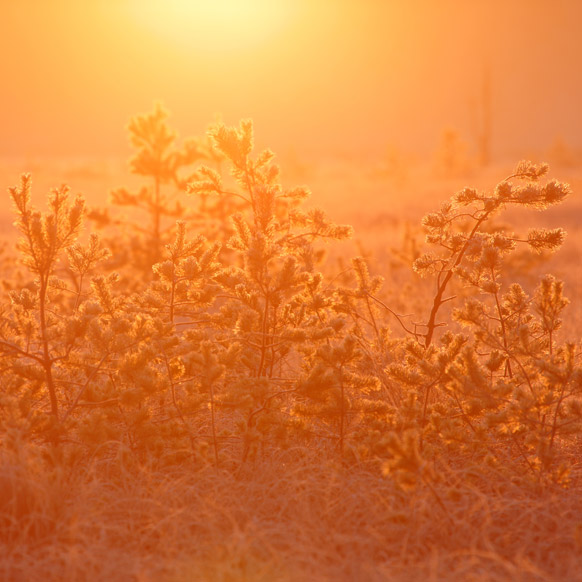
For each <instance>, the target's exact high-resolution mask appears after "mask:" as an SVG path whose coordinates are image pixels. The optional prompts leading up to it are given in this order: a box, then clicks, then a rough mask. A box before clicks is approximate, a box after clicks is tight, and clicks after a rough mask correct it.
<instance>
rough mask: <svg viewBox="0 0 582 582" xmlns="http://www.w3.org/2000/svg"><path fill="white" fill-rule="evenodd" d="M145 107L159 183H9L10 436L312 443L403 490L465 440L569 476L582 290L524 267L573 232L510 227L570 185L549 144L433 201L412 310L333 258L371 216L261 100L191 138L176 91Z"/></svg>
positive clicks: (229, 463)
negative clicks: (497, 223)
mask: <svg viewBox="0 0 582 582" xmlns="http://www.w3.org/2000/svg"><path fill="white" fill-rule="evenodd" d="M129 130H130V134H131V140H132V143H133V145H134V146H135V147H136V150H137V152H136V155H135V157H134V158H133V160H132V162H131V168H132V171H133V172H134V173H136V174H138V175H139V176H142V177H143V179H144V186H143V187H142V188H141V189H140V190H139V191H138V192H130V191H128V190H127V189H120V190H117V191H115V192H113V194H112V206H111V207H110V208H107V209H90V210H87V209H86V208H85V203H84V201H83V199H82V198H81V197H77V198H75V199H71V198H70V196H69V192H68V188H67V187H61V188H58V189H55V190H53V191H52V192H51V193H50V194H49V196H48V208H47V210H46V211H44V212H41V211H39V210H37V209H35V208H34V207H32V206H31V202H30V200H31V187H32V182H31V177H30V176H29V175H24V176H23V177H22V179H21V182H20V184H19V185H18V186H15V187H13V188H11V189H10V196H11V199H12V202H13V204H14V212H15V215H16V226H17V228H18V229H19V231H20V234H21V239H20V241H19V243H18V253H19V260H18V261H17V262H16V263H15V264H14V265H12V266H11V268H10V270H9V272H8V273H7V274H6V276H5V279H4V286H5V288H6V289H7V290H8V293H7V294H6V296H5V300H3V302H2V305H1V308H0V367H1V370H0V371H1V373H0V443H1V446H2V447H5V448H10V447H16V446H19V443H22V442H26V443H30V444H31V445H34V446H37V447H40V448H42V449H43V450H46V451H47V454H49V453H50V454H52V455H58V458H59V459H67V460H68V462H73V463H82V462H84V461H85V460H86V459H87V458H89V457H91V458H103V459H116V460H117V461H119V462H121V463H123V464H124V466H141V465H143V464H144V463H145V464H154V465H156V466H160V467H165V466H169V465H175V464H178V463H180V464H191V465H192V466H194V467H202V466H210V465H215V466H217V467H222V468H224V469H227V470H232V471H237V472H238V471H241V470H244V468H245V467H248V466H249V464H252V463H253V462H256V460H257V459H260V458H261V457H262V456H265V455H269V454H271V453H273V451H277V450H281V449H288V448H290V447H293V448H296V449H297V450H301V449H302V448H303V449H305V448H308V449H310V450H312V451H317V453H318V454H319V455H321V456H322V457H323V458H327V459H329V460H331V461H334V462H339V463H341V464H344V465H350V464H354V463H359V464H362V463H364V464H366V465H367V466H369V467H370V470H372V471H377V472H378V473H382V474H383V475H385V476H386V478H388V479H392V480H394V482H395V484H396V485H397V486H398V487H401V488H403V489H407V488H414V487H416V486H418V485H419V484H421V483H422V484H424V486H426V487H429V488H432V487H434V484H435V483H437V482H438V480H439V478H440V475H442V473H443V470H442V468H443V467H444V466H452V465H455V464H459V463H461V464H463V465H464V466H467V467H469V466H471V467H485V466H486V467H496V468H497V469H498V470H499V471H502V472H506V473H508V474H509V475H511V476H512V477H514V478H516V479H526V480H529V481H531V482H534V483H536V484H538V485H543V484H544V483H547V482H558V483H561V484H563V485H567V483H568V479H569V455H570V452H571V451H572V446H573V444H575V439H577V438H578V434H579V431H580V428H581V420H582V398H581V397H582V370H581V368H580V363H579V353H580V348H579V346H578V345H577V344H576V343H574V342H567V341H562V339H561V337H560V335H559V333H558V332H559V329H560V324H561V319H562V318H563V312H564V309H566V307H567V304H568V301H567V299H566V298H565V297H564V295H563V284H562V282H560V281H559V280H557V279H555V278H554V277H552V276H551V275H547V276H545V277H544V278H543V279H542V280H541V281H540V282H539V285H538V286H537V288H535V289H534V290H531V291H530V292H529V293H528V291H527V290H525V289H523V288H522V286H520V285H519V284H518V283H516V282H513V281H511V279H509V280H508V276H507V273H508V272H510V270H508V269H507V268H506V267H507V265H508V262H510V260H511V256H512V253H514V252H515V251H516V249H518V248H519V247H529V249H531V251H532V252H534V253H536V252H540V251H543V250H545V251H552V252H553V251H555V250H557V249H558V248H559V246H560V245H561V244H562V242H563V240H564V237H565V232H564V231H563V230H562V229H553V230H545V229H531V230H530V231H529V232H526V233H513V232H508V231H501V230H498V229H495V228H492V224H493V223H492V220H493V219H494V218H495V217H496V216H498V215H499V214H500V213H502V212H503V211H504V210H505V209H507V208H509V207H522V208H533V209H538V210H544V209H546V208H548V207H550V206H553V205H556V204H559V203H561V202H562V201H563V200H564V199H565V198H566V197H567V196H568V194H569V187H568V185H566V184H563V183H560V182H558V181H556V180H550V181H547V180H546V179H545V176H546V174H547V172H548V167H547V165H544V164H542V165H536V164H533V163H530V162H520V163H519V164H518V165H517V167H516V169H515V171H514V173H513V174H512V175H511V176H509V177H507V178H505V179H504V180H502V181H501V182H500V183H499V184H497V186H495V188H494V189H493V190H492V191H490V192H480V191H477V190H476V189H472V188H466V189H464V190H462V191H461V192H458V193H457V194H455V195H454V196H452V198H451V199H450V200H449V201H447V202H445V203H444V204H443V205H442V206H441V207H440V208H439V209H438V210H436V211H435V212H432V213H430V214H428V215H427V216H426V217H425V218H424V219H423V226H424V229H425V231H426V243H427V246H428V247H429V248H430V249H432V250H430V251H429V252H427V253H425V254H423V255H421V256H419V257H418V258H417V259H416V260H415V262H414V265H413V269H414V271H415V272H416V273H417V274H419V275H420V276H423V277H427V278H430V280H431V281H432V282H433V284H434V291H433V294H432V297H431V298H430V300H429V301H427V303H426V312H425V313H419V314H414V315H402V314H400V313H397V312H396V311H395V310H394V309H392V308H391V307H390V306H389V301H388V300H387V299H386V293H385V286H386V282H385V280H384V279H383V278H382V277H381V276H380V275H377V274H373V273H371V272H370V267H369V265H368V264H367V262H366V260H365V259H364V258H362V257H355V258H354V259H353V260H352V261H351V263H350V266H349V268H348V269H347V271H345V272H343V273H335V272H334V271H333V266H330V265H329V264H326V261H325V252H324V251H325V246H326V245H327V244H332V243H333V241H338V240H342V239H346V238H349V237H350V236H351V231H352V229H351V227H349V226H341V225H336V224H334V223H333V222H331V221H330V220H329V219H328V217H327V216H326V214H325V213H324V212H322V211H320V210H317V209H309V208H306V207H305V206H304V201H305V200H306V198H308V196H309V191H308V190H307V188H305V187H295V188H285V187H283V186H282V185H281V183H280V176H279V168H278V166H277V165H276V164H274V162H273V158H274V154H273V153H272V152H270V151H269V150H266V151H262V152H260V153H258V155H255V154H254V152H253V127H252V123H251V122H250V121H242V122H241V123H240V125H239V126H238V127H228V126H225V125H223V124H217V125H215V126H213V127H212V128H211V129H210V130H209V133H208V139H205V140H187V141H186V142H184V144H182V145H178V144H177V142H176V135H175V133H174V132H173V131H172V130H171V129H170V127H169V126H168V124H167V121H166V114H165V112H164V110H163V109H162V108H161V107H156V109H155V110H154V112H152V113H150V114H146V115H141V116H137V117H136V118H134V119H133V120H132V121H131V123H130V125H129ZM116 206H117V207H119V206H125V207H128V208H130V209H132V211H133V214H131V215H130V218H128V219H125V220H124V221H120V219H119V218H118V216H117V215H116V213H115V207H116ZM144 217H145V218H144ZM88 221H91V222H90V224H92V225H93V227H92V232H90V234H88V235H85V234H83V233H82V229H83V227H84V225H86V224H87V223H88ZM388 284H389V283H388ZM434 491H435V496H436V499H437V501H438V502H439V503H442V500H441V499H440V497H439V496H438V494H437V493H436V490H434Z"/></svg>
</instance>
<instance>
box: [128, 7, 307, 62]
mask: <svg viewBox="0 0 582 582" xmlns="http://www.w3.org/2000/svg"><path fill="white" fill-rule="evenodd" d="M296 5H297V3H296V2H293V1H292V0H269V1H267V0H130V4H129V6H130V10H131V16H132V18H133V19H134V21H135V22H136V23H138V24H140V26H142V27H144V28H145V29H148V30H149V31H150V32H151V33H152V34H155V35H157V36H158V37H159V38H161V39H162V40H163V41H164V42H166V43H169V44H174V45H176V46H178V47H181V48H183V49H186V50H203V51H208V52H214V53H229V52H235V51H239V50H248V49H253V48H256V47H260V46H262V45H264V44H266V43H268V42H270V41H272V40H274V39H276V37H277V36H278V35H279V34H280V32H281V31H282V30H283V29H284V28H285V26H286V25H288V23H289V21H290V19H291V17H292V16H293V8H294V7H295V6H296Z"/></svg>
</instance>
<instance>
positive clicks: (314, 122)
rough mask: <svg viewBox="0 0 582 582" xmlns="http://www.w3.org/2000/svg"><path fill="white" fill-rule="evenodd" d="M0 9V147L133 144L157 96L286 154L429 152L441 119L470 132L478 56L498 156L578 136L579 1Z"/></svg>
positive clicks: (112, 148)
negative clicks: (135, 123)
mask: <svg viewBox="0 0 582 582" xmlns="http://www.w3.org/2000/svg"><path fill="white" fill-rule="evenodd" d="M261 3H262V4H263V7H264V6H267V8H263V9H261V6H260V5H261ZM241 5H243V7H242V8H241ZM0 6H1V13H0V44H1V47H2V59H1V60H0V79H1V82H2V92H1V93H0V100H1V101H2V107H0V127H1V128H2V129H1V132H0V156H37V155H38V156H46V155H55V156H61V155H64V156H70V155H87V156H110V155H118V154H121V155H126V153H127V152H128V151H129V146H128V143H127V132H126V130H125V126H126V124H127V121H128V120H129V118H130V117H131V116H132V115H133V114H135V113H138V112H145V111H149V110H150V109H151V108H152V105H153V102H154V101H155V100H160V101H162V102H163V103H164V104H165V105H166V107H167V108H168V109H169V110H170V111H171V113H172V117H171V119H170V121H171V123H172V124H173V125H174V126H175V127H176V128H178V129H179V131H180V134H181V135H182V136H187V135H197V134H201V133H202V132H203V131H204V130H205V128H206V127H207V125H208V124H209V123H210V122H211V121H212V120H213V119H214V118H215V115H216V114H221V115H222V117H223V119H224V120H225V121H226V122H227V123H238V120H239V119H240V118H241V117H252V118H253V119H254V120H255V127H256V133H257V136H258V139H259V142H260V145H268V146H270V147H271V148H272V149H274V150H275V151H276V152H278V153H280V154H285V153H288V152H290V151H295V152H297V154H298V155H300V156H301V157H308V156H316V157H317V156H333V155H338V154H339V155H355V156H360V155H362V156H367V155H379V154H381V153H382V151H384V149H385V147H386V146H387V145H389V144H390V145H394V146H397V147H400V148H403V149H405V150H409V151H417V152H421V153H426V152H429V151H431V150H433V149H434V148H435V147H436V145H437V143H438V141H439V138H440V135H441V132H442V130H443V129H444V128H446V127H453V128H456V129H458V130H459V131H460V132H461V134H462V135H463V137H464V138H465V139H466V140H467V141H470V140H471V138H472V132H471V127H472V120H473V118H474V109H472V107H471V102H472V100H473V101H474V99H475V98H476V97H477V96H478V95H479V91H480V85H481V80H482V76H483V70H484V68H485V67H486V66H489V68H490V70H491V79H492V106H493V152H494V155H496V156H498V157H499V156H507V155H509V156H515V155H519V154H517V153H516V152H527V151H530V150H531V149H534V148H546V147H547V146H548V145H549V144H550V143H551V142H552V140H553V139H554V138H555V137H556V136H562V138H563V139H564V140H565V141H566V142H567V143H569V144H571V145H576V146H582V115H581V113H580V111H581V108H582V65H581V61H582V35H580V33H579V31H578V28H579V26H580V22H582V2H581V1H579V0H523V1H518V0H506V1H501V0H76V1H72V0H18V1H16V0H0ZM209 6H213V7H215V10H214V11H213V10H208V7H209ZM144 7H145V8H144ZM162 7H165V9H163V8H162ZM522 155H523V154H522Z"/></svg>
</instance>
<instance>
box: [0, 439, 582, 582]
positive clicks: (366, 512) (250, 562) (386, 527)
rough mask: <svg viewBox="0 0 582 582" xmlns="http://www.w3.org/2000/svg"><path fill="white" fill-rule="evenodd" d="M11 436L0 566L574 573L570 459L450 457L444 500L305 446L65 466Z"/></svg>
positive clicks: (312, 573)
mask: <svg viewBox="0 0 582 582" xmlns="http://www.w3.org/2000/svg"><path fill="white" fill-rule="evenodd" d="M23 450H24V449H20V450H19V451H18V453H15V454H14V455H13V456H12V458H8V457H7V456H6V455H5V456H4V458H3V459H2V461H1V464H2V466H1V475H2V479H1V481H0V483H1V487H2V495H1V499H2V500H3V501H2V511H1V515H2V522H3V527H2V532H3V533H2V543H1V545H0V579H2V580H43V581H47V582H49V581H53V580H54V581H59V582H65V581H70V582H73V581H74V582H77V581H79V582H80V581H84V580H87V581H93V580H109V581H112V582H115V581H120V582H121V581H128V580H135V581H136V582H137V581H140V582H146V581H148V582H149V581H152V582H153V581H160V582H166V581H167V582H186V581H191V580H203V581H212V582H214V581H216V582H218V581H221V582H227V581H233V582H234V581H249V582H251V581H252V582H255V581H265V582H278V581H281V582H287V581H289V582H291V581H302V580H313V581H322V582H323V581H330V582H331V581H351V580H369V581H372V582H373V581H381V580H391V581H396V582H400V581H402V582H404V581H406V582H409V581H414V580H419V581H420V580H451V581H459V582H461V581H463V582H464V581H467V580H473V581H481V580H482V581H485V580H487V581H501V580H516V581H519V580H521V581H526V580H527V581H545V580H569V581H575V580H582V571H581V570H580V563H581V558H582V553H581V552H582V480H581V479H580V477H581V476H582V475H580V474H577V473H575V474H574V479H573V483H572V485H571V487H570V488H569V489H567V490H566V489H561V488H558V487H557V486H556V487H553V486H549V487H547V488H544V489H543V490H540V489H536V488H535V487H534V486H529V487H528V486H524V483H523V482H520V483H516V482H515V480H512V479H510V478H508V477H506V476H504V475H502V474H501V473H495V472H493V471H491V470H488V471H482V470H480V469H479V468H477V467H475V468H474V469H472V470H469V469H466V468H465V469H463V470H459V471H458V472H455V471H453V470H449V472H448V474H445V475H442V479H441V480H440V481H439V482H438V483H437V484H436V485H435V491H436V493H437V494H438V495H439V497H440V498H441V500H442V503H443V505H444V508H445V509H446V513H445V512H444V510H443V507H441V505H440V504H438V503H436V502H435V498H434V494H433V493H432V492H431V491H430V490H428V489H424V488H422V487H421V488H418V489H416V490H414V491H409V492H403V491H400V490H397V489H396V488H395V486H394V484H393V483H392V481H390V480H389V479H385V478H382V477H381V476H379V475H378V474H377V473H376V472H373V471H370V470H369V468H366V467H364V466H359V467H351V468H349V469H347V468H345V467H342V466H340V465H335V464H333V463H321V462H320V460H319V459H318V458H317V457H315V456H314V455H313V453H311V452H310V451H308V450H301V449H297V450H294V451H288V452H285V453H279V454H278V455H277V456H276V457H273V458H265V459H264V460H263V461H261V462H257V463H256V464H254V465H253V466H248V467H247V469H246V471H245V472H244V473H239V474H238V475H234V474H232V473H229V472H225V471H217V470H215V469H213V468H210V467H201V468H199V469H197V470H188V469H186V468H184V467H170V468H165V469H164V468H153V467H149V468H144V467H141V468H133V469H131V470H128V469H127V468H124V467H123V466H122V465H121V464H120V463H119V461H117V460H115V459H111V460H109V461H107V462H104V461H101V462H100V464H99V465H89V466H82V467H81V466H79V467H77V468H76V469H74V470H71V471H69V472H68V473H67V472H66V471H64V470H63V466H62V465H58V466H57V467H53V468H51V467H50V465H49V464H47V463H46V462H42V461H41V460H40V459H39V458H38V457H37V456H36V455H35V454H32V452H31V453H30V454H28V455H23ZM7 493H8V494H7Z"/></svg>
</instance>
